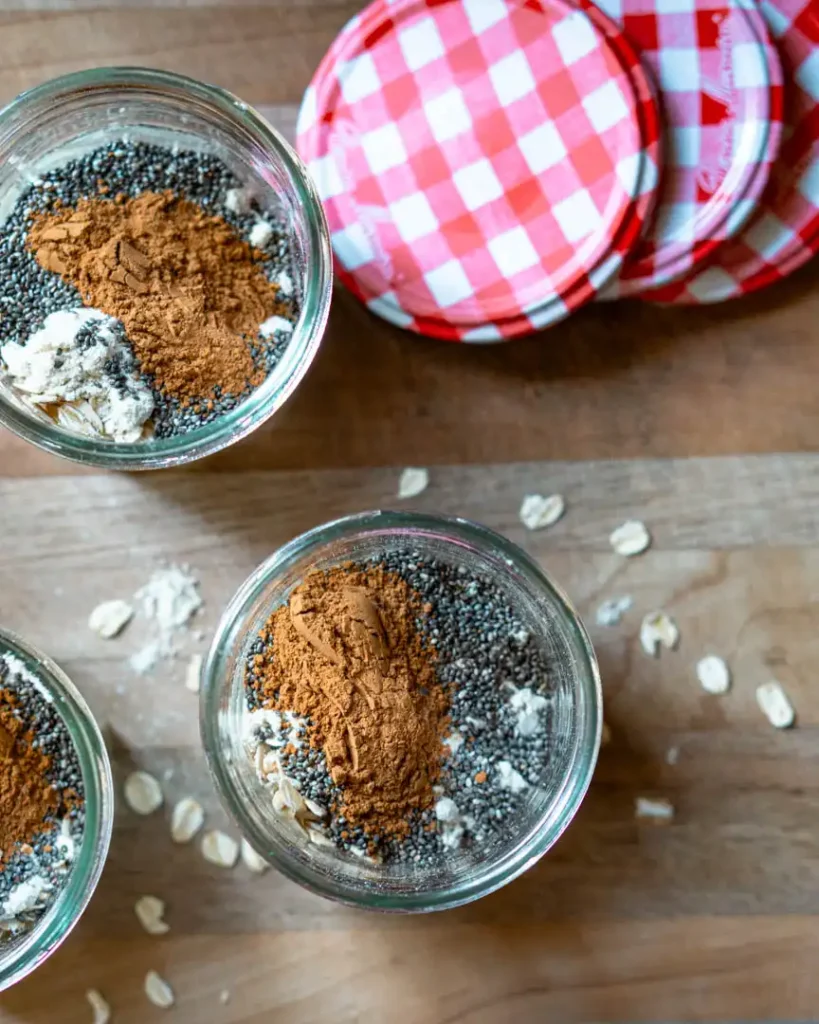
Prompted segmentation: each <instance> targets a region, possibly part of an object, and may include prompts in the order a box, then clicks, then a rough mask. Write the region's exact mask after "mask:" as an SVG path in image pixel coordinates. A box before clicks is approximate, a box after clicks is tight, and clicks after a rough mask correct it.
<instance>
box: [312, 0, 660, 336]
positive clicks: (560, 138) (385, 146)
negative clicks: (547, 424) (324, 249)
mask: <svg viewBox="0 0 819 1024" xmlns="http://www.w3.org/2000/svg"><path fill="white" fill-rule="evenodd" d="M658 140H659V119H658V112H657V107H656V104H655V101H654V99H653V97H652V94H651V89H650V86H649V84H648V81H647V79H646V76H645V73H644V71H643V68H642V66H641V64H640V62H639V59H638V58H637V57H636V55H635V53H634V51H633V49H632V48H631V47H630V45H629V44H628V43H627V42H626V40H625V39H624V38H623V36H622V34H621V33H619V31H618V30H617V29H616V28H615V26H614V25H613V23H612V22H611V21H610V20H609V19H608V18H606V17H605V16H604V15H602V14H600V12H598V11H597V10H596V9H595V10H588V11H581V10H580V9H579V8H578V7H577V6H575V4H574V3H573V2H571V0H527V2H526V3H525V4H524V3H519V2H514V0H508V2H507V0H376V2H375V3H373V4H371V5H370V6H369V7H368V8H366V10H364V11H363V12H362V13H361V14H360V15H358V16H357V17H356V18H354V19H353V20H352V21H351V22H349V24H348V25H347V26H346V27H345V28H344V29H343V30H342V32H341V34H340V35H339V36H338V38H337V39H336V41H335V42H334V43H333V45H332V47H331V49H330V50H329V52H328V53H327V55H326V56H325V58H324V60H323V61H322V63H321V65H320V66H319V68H318V70H317V72H316V74H315V76H314V79H313V81H312V83H311V85H310V87H309V88H308V90H307V92H306V94H305V98H304V102H303V104H302V109H301V111H300V114H299V121H298V127H297V147H298V150H299V152H300V154H301V155H302V157H303V158H304V160H305V162H306V163H307V165H308V167H309V169H310V171H311V173H312V175H313V177H314V179H315V181H316V184H317V186H318V190H319V193H320V195H321V197H322V199H323V201H324V204H325V209H326V213H327V218H328V222H329V225H330V232H331V237H332V242H333V248H334V251H335V255H336V269H337V274H338V277H339V279H340V280H341V281H342V282H343V283H344V284H345V285H347V287H348V288H350V290H351V291H353V293H354V294H355V295H357V296H358V297H359V298H360V299H361V300H362V301H363V302H365V303H366V305H367V306H368V307H369V308H370V309H371V310H372V311H373V312H375V313H377V314H379V315H380V316H382V317H384V318H385V319H387V320H389V321H391V322H393V323H396V324H398V325H400V326H402V327H406V328H410V329H412V330H416V331H419V332H421V333H424V334H429V335H433V336H436V337H441V338H446V339H448V340H452V341H493V340H502V339H505V338H510V337H514V336H516V335H519V334H524V333H528V332H530V331H532V330H534V329H536V328H538V327H542V326H545V325H546V324H549V323H553V322H555V321H556V320H559V319H561V318H562V317H564V316H566V315H567V314H568V313H569V312H571V311H572V310H573V309H576V308H577V307H578V306H579V305H581V304H582V303H584V302H586V301H588V300H589V299H591V298H593V297H594V296H595V294H596V293H597V291H598V290H599V289H600V288H601V287H602V285H603V284H605V282H606V281H607V280H609V279H610V278H611V276H612V275H613V274H615V273H616V272H617V270H618V269H619V268H620V266H621V264H622V261H623V258H624V256H625V254H626V253H627V252H628V251H629V250H630V249H631V248H632V247H633V245H634V244H635V242H636V240H637V238H638V237H639V235H640V233H641V231H642V230H643V227H644V225H645V221H646V218H647V217H648V216H649V214H650V212H651V208H652V205H653V199H654V194H655V189H656V182H657V166H656V165H657V163H658V160H659V149H658V146H659V141H658Z"/></svg>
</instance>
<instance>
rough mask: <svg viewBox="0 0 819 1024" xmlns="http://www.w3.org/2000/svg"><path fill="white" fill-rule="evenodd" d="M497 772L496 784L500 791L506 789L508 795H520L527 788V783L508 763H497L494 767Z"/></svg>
mask: <svg viewBox="0 0 819 1024" xmlns="http://www.w3.org/2000/svg"><path fill="white" fill-rule="evenodd" d="M495 767H496V768H497V770H498V783H499V784H500V786H501V788H502V789H508V790H509V792H510V793H522V792H523V791H524V790H525V789H528V788H529V783H528V782H527V781H526V779H524V777H523V776H522V775H521V774H520V772H519V771H517V770H516V769H515V768H513V767H512V765H511V764H510V763H509V762H508V761H498V763H497V764H496V765H495Z"/></svg>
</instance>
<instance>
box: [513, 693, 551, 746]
mask: <svg viewBox="0 0 819 1024" xmlns="http://www.w3.org/2000/svg"><path fill="white" fill-rule="evenodd" d="M509 704H510V705H511V706H512V708H513V709H514V711H515V718H516V721H515V728H516V730H517V732H518V735H520V736H534V734H535V733H537V732H543V719H542V718H541V714H540V713H541V711H543V710H545V709H546V708H547V707H548V706H549V700H548V698H547V697H544V696H543V694H540V693H535V692H534V690H531V689H530V688H529V687H528V686H524V687H523V689H520V690H515V691H514V693H513V694H512V696H511V697H510V698H509Z"/></svg>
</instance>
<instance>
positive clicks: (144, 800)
mask: <svg viewBox="0 0 819 1024" xmlns="http://www.w3.org/2000/svg"><path fill="white" fill-rule="evenodd" d="M124 792H125V801H126V803H127V804H128V806H129V807H130V808H131V810H132V811H136V813H137V814H153V812H154V811H155V810H157V808H159V807H161V806H162V787H161V786H160V785H159V782H158V781H157V780H156V779H155V778H154V777H153V775H149V774H148V772H132V773H131V774H130V775H129V776H128V778H127V779H126V780H125V788H124Z"/></svg>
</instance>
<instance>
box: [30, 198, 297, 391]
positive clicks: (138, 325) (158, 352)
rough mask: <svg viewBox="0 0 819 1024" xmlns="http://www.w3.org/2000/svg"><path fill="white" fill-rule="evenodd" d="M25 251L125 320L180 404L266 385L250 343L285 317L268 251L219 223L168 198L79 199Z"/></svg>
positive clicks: (147, 363) (48, 216)
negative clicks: (270, 322)
mask: <svg viewBox="0 0 819 1024" xmlns="http://www.w3.org/2000/svg"><path fill="white" fill-rule="evenodd" d="M28 246H29V248H30V249H31V250H32V251H33V252H34V254H35V256H36V258H37V261H38V263H39V264H40V265H41V266H42V267H45V268H46V269H47V270H51V271H53V272H55V273H57V274H59V275H60V276H61V277H62V278H63V280H65V281H67V282H68V283H69V284H72V285H74V287H76V288H77V290H78V291H79V292H80V294H81V296H82V298H83V301H84V302H85V303H86V304H87V305H89V306H93V307H95V308H97V309H100V310H102V311H103V312H104V313H107V314H108V315H109V316H112V317H115V318H116V319H118V320H121V321H122V323H123V324H124V325H125V329H126V332H127V336H128V340H129V341H130V342H131V344H132V345H133V348H134V352H135V354H136V356H137V359H138V360H139V364H140V367H141V369H142V370H143V372H145V373H147V374H149V375H150V376H151V377H152V378H153V381H154V384H155V385H156V387H158V388H159V389H160V390H161V391H163V392H165V393H166V394H168V395H169V396H171V397H174V398H177V399H179V400H180V401H182V402H183V404H185V403H188V402H190V401H191V400H192V399H194V400H195V399H202V398H209V397H211V396H213V395H214V394H216V395H218V394H219V392H221V393H222V394H223V395H224V394H231V395H239V394H241V393H242V392H244V391H245V390H247V388H248V387H255V386H257V385H258V384H260V383H261V382H262V381H263V380H264V378H265V376H266V374H267V371H266V370H265V369H264V368H262V367H260V366H258V365H257V363H256V361H255V360H254V357H253V351H252V346H253V345H254V344H255V343H256V341H257V339H258V334H259V327H260V325H261V324H262V323H263V322H264V321H265V320H267V319H268V318H269V317H271V316H273V315H281V314H283V313H284V312H286V310H285V309H284V307H283V306H282V305H281V303H280V301H279V297H278V288H277V286H276V285H275V284H273V283H272V282H270V281H269V280H268V279H267V277H266V276H265V273H264V269H263V265H262V263H263V258H264V256H263V253H262V252H260V251H259V250H257V249H254V248H253V247H252V246H251V245H249V244H248V243H247V242H245V241H243V240H242V239H241V238H240V237H239V236H238V235H237V234H236V232H235V231H234V230H233V228H232V227H231V226H230V225H229V224H228V223H227V222H226V221H225V220H223V219H222V218H221V217H215V216H210V215H209V214H207V213H205V211H204V210H202V209H201V208H200V207H199V206H197V205H196V204H195V203H192V202H190V201H189V200H186V199H181V198H178V197H176V196H174V194H173V193H172V192H163V193H156V192H143V193H142V194H141V195H138V196H136V197H135V198H133V199H128V198H126V197H125V196H122V195H121V196H118V197H116V198H115V199H110V198H99V199H81V200H80V201H79V202H78V203H77V205H76V207H75V208H73V209H68V208H64V209H57V210H56V211H52V212H49V213H45V214H41V215H39V216H37V217H35V219H34V221H33V223H32V225H31V227H30V229H29V232H28Z"/></svg>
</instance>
